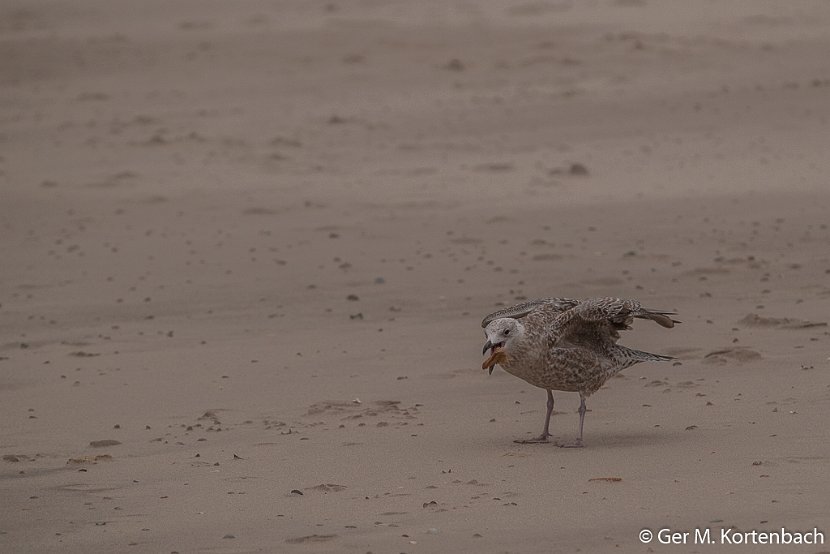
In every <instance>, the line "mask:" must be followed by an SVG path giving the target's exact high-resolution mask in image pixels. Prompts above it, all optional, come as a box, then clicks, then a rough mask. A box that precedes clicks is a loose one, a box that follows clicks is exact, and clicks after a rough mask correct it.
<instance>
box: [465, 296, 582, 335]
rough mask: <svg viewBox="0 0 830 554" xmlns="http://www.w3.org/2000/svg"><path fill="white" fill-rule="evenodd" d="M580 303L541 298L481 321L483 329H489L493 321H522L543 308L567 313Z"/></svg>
mask: <svg viewBox="0 0 830 554" xmlns="http://www.w3.org/2000/svg"><path fill="white" fill-rule="evenodd" d="M579 303H580V301H579V300H572V299H570V298H540V299H538V300H528V301H527V302H522V303H521V304H516V305H514V306H510V307H508V308H502V309H501V310H498V311H495V312H493V313H491V314H487V315H486V316H485V317H484V319H483V320H481V327H482V328H484V327H487V325H488V324H489V323H490V322H491V321H493V320H494V319H499V318H502V317H511V318H513V319H521V318H523V317H524V316H526V315H528V314H529V313H531V312H533V311H536V310H537V309H539V308H541V307H544V308H545V309H547V310H552V311H554V312H557V313H560V312H565V311H567V310H570V309H571V308H574V307H576V306H577V305H578V304H579Z"/></svg>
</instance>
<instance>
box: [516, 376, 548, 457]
mask: <svg viewBox="0 0 830 554" xmlns="http://www.w3.org/2000/svg"><path fill="white" fill-rule="evenodd" d="M545 390H547V392H548V411H547V413H546V414H545V429H544V431H542V434H541V435H539V436H538V437H536V438H533V439H525V440H515V441H513V442H517V443H519V444H537V443H540V442H548V437H549V436H550V416H551V415H552V414H553V391H551V390H550V389H545Z"/></svg>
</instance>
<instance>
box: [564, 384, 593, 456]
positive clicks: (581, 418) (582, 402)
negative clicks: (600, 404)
mask: <svg viewBox="0 0 830 554" xmlns="http://www.w3.org/2000/svg"><path fill="white" fill-rule="evenodd" d="M578 411H579V437H577V439H576V440H575V441H573V442H569V443H566V444H562V445H560V446H561V447H562V448H582V447H583V446H585V445H584V444H583V443H582V427H583V425H584V424H585V412H587V411H588V408H586V407H585V397H584V396H583V395H582V393H581V392H580V393H579V410H578Z"/></svg>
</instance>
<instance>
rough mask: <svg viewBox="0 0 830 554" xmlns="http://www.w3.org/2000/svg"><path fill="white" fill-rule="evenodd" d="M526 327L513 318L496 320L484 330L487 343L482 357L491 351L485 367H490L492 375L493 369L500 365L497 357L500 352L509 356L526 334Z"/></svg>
mask: <svg viewBox="0 0 830 554" xmlns="http://www.w3.org/2000/svg"><path fill="white" fill-rule="evenodd" d="M524 330H525V328H524V325H522V324H521V323H519V320H517V319H513V318H511V317H502V318H499V319H494V320H493V321H491V322H490V323H488V324H487V327H485V328H484V336H485V337H486V338H487V342H486V343H485V344H484V350H483V351H482V355H483V354H486V353H487V351H488V350H490V357H489V358H488V360H487V361H486V362H485V365H484V367H489V369H490V373H493V368H494V367H495V366H496V364H497V363H499V361H498V360H499V358H498V357H497V356H496V354H498V353H499V352H503V353H504V355H509V354H510V351H511V346H512V345H513V344H514V343H515V342H516V341H517V340H518V339H519V338H521V336H522V335H523V334H524Z"/></svg>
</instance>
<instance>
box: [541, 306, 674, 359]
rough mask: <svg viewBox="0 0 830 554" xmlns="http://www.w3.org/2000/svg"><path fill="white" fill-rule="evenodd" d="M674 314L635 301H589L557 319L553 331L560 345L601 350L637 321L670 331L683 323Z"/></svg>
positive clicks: (565, 312) (553, 324) (552, 327)
mask: <svg viewBox="0 0 830 554" xmlns="http://www.w3.org/2000/svg"><path fill="white" fill-rule="evenodd" d="M672 315H675V312H668V311H663V310H652V309H649V308H643V307H642V306H641V305H640V303H639V302H637V301H636V300H623V299H620V298H589V299H587V300H583V301H582V302H579V303H578V304H577V305H576V306H574V307H572V308H570V309H568V310H567V311H564V312H562V313H561V314H559V315H558V316H556V319H554V321H553V323H552V325H551V331H552V335H553V336H555V337H556V339H555V340H556V342H557V343H560V344H576V345H581V346H591V347H599V346H601V345H607V344H609V343H610V344H613V343H615V342H616V341H617V339H618V338H619V336H620V335H619V332H618V331H621V330H625V329H630V328H631V324H632V323H633V322H634V318H638V319H650V320H652V321H654V322H656V323H658V324H659V325H662V326H663V327H667V328H671V327H674V324H675V323H680V322H679V321H677V320H674V319H672V318H671V317H670V316H672Z"/></svg>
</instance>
